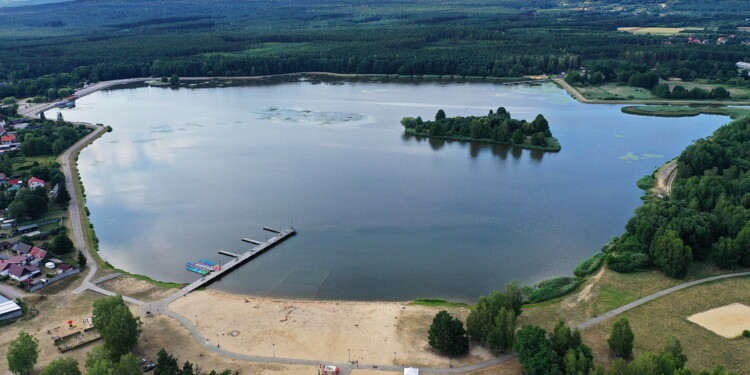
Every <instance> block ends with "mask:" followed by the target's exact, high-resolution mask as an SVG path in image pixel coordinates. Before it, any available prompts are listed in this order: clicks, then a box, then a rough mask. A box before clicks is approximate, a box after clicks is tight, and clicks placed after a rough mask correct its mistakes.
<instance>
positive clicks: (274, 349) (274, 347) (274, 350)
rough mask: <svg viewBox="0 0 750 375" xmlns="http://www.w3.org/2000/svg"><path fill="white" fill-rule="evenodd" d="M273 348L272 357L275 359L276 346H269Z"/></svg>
mask: <svg viewBox="0 0 750 375" xmlns="http://www.w3.org/2000/svg"><path fill="white" fill-rule="evenodd" d="M271 345H272V346H273V357H274V358H276V344H271Z"/></svg>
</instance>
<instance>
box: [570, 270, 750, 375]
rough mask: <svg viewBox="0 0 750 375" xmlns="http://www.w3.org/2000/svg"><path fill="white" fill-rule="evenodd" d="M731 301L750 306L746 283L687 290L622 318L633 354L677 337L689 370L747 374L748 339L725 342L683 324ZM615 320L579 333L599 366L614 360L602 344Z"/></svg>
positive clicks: (749, 366) (749, 286) (655, 348)
mask: <svg viewBox="0 0 750 375" xmlns="http://www.w3.org/2000/svg"><path fill="white" fill-rule="evenodd" d="M735 302H739V303H743V304H745V305H748V306H750V278H748V277H743V278H736V279H728V280H722V281H717V282H713V283H708V284H703V285H698V286H694V287H691V288H687V289H684V290H681V291H677V292H674V293H672V294H669V295H667V296H664V297H661V298H659V299H656V300H654V301H652V302H649V303H647V304H645V305H643V306H639V307H637V308H635V309H633V310H630V311H627V312H625V313H624V314H622V315H621V316H625V317H627V318H628V319H629V320H630V324H631V327H632V328H633V332H634V333H635V346H634V348H635V349H634V351H635V353H636V354H638V353H643V352H657V351H659V350H661V348H662V347H663V346H664V344H665V343H666V342H667V339H668V338H669V336H670V335H675V336H676V337H677V338H679V339H680V341H681V342H682V346H683V351H684V353H685V354H686V355H687V357H688V362H687V367H689V368H692V369H694V370H697V369H703V368H713V367H715V366H718V365H723V366H724V367H725V368H726V369H727V370H730V371H734V372H737V373H746V371H747V369H750V339H748V338H737V339H725V338H723V337H721V336H719V335H717V334H715V333H713V332H711V331H709V330H708V329H705V328H703V327H701V326H699V325H697V324H694V323H692V322H689V321H688V320H687V317H688V316H691V315H693V314H696V313H699V312H703V311H706V310H710V309H713V308H717V307H721V306H724V305H728V304H731V303H735ZM616 319H618V318H614V319H610V320H608V321H606V322H604V323H602V324H599V325H597V326H595V327H591V328H589V329H587V330H585V331H584V332H583V336H584V340H585V341H586V343H587V344H589V345H591V346H592V349H593V350H594V356H595V357H596V359H597V360H598V361H600V362H601V363H607V362H610V361H611V360H612V358H611V356H610V354H609V348H608V346H607V341H606V340H607V338H608V337H609V334H610V332H611V329H612V324H613V323H614V321H615V320H616ZM748 329H750V327H748Z"/></svg>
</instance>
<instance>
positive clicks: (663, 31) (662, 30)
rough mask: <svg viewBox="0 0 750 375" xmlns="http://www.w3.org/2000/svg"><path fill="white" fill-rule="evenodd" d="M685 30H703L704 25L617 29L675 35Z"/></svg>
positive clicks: (637, 32)
mask: <svg viewBox="0 0 750 375" xmlns="http://www.w3.org/2000/svg"><path fill="white" fill-rule="evenodd" d="M685 30H703V28H702V27H618V28H617V31H625V32H628V33H631V34H653V35H675V34H679V33H681V32H683V31H685Z"/></svg>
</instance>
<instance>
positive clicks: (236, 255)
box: [219, 250, 240, 258]
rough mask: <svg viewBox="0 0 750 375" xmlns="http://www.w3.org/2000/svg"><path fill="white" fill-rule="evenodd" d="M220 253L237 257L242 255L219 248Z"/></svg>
mask: <svg viewBox="0 0 750 375" xmlns="http://www.w3.org/2000/svg"><path fill="white" fill-rule="evenodd" d="M219 254H221V255H226V256H228V257H232V258H237V257H239V256H240V255H239V254H235V253H230V252H228V251H224V250H219Z"/></svg>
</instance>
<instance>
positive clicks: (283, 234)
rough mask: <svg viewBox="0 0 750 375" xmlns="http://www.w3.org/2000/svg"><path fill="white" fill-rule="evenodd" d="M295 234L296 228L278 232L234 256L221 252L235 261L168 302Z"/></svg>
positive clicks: (218, 276)
mask: <svg viewBox="0 0 750 375" xmlns="http://www.w3.org/2000/svg"><path fill="white" fill-rule="evenodd" d="M264 229H265V228H264ZM295 234H297V231H296V230H294V228H289V229H286V230H282V231H278V234H277V235H275V236H273V237H271V238H269V239H268V240H266V241H263V242H259V244H258V245H257V246H255V247H253V248H252V249H250V250H248V251H246V252H244V253H241V254H234V253H230V252H228V251H223V250H221V251H219V254H222V255H226V256H231V257H233V258H234V259H232V260H230V261H229V262H226V263H224V264H222V265H221V269H220V270H215V271H212V272H210V273H209V274H207V275H205V276H203V277H201V278H200V279H198V280H195V281H193V282H192V283H190V284H188V285H187V286H186V287H184V288H182V289H180V291H179V292H177V293H175V294H174V295H173V296H172V297H174V298H168V300H171V301H174V300H175V299H177V298H179V297H181V296H183V295H187V294H188V293H190V292H192V291H193V290H195V289H198V288H203V287H205V286H208V285H209V284H211V283H213V282H214V281H216V280H218V279H220V278H222V277H223V276H224V275H226V274H228V273H229V272H232V270H234V269H235V268H237V267H239V266H241V265H243V264H245V262H247V261H249V260H250V259H252V258H254V257H256V256H258V255H260V254H261V253H263V252H264V251H266V250H268V249H270V248H272V247H274V246H276V245H278V244H279V243H281V242H282V241H284V240H286V239H287V238H289V237H291V236H293V235H295ZM244 240H245V239H243V241H244ZM171 301H169V302H171Z"/></svg>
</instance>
